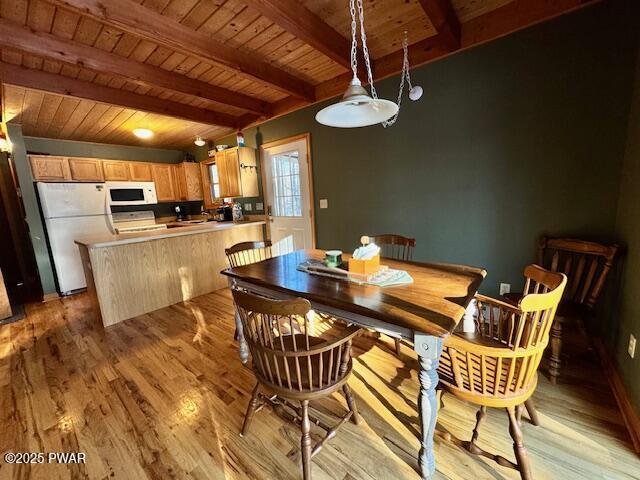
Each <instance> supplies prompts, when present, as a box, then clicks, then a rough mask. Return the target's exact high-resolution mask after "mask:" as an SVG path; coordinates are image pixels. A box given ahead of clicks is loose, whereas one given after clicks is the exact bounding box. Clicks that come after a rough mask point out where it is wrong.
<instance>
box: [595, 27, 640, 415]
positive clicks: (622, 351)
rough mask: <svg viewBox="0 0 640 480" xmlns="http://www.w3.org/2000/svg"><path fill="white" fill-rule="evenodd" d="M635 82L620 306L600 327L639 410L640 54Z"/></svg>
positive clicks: (621, 224) (624, 184) (620, 228)
mask: <svg viewBox="0 0 640 480" xmlns="http://www.w3.org/2000/svg"><path fill="white" fill-rule="evenodd" d="M638 31H640V22H638ZM638 44H639V45H640V35H639V40H638ZM634 84H635V89H634V95H633V101H632V104H631V113H630V114H629V129H628V134H627V144H626V152H625V159H624V167H623V172H622V181H621V185H620V199H619V203H618V218H617V222H616V234H617V236H618V239H619V241H620V243H621V244H622V245H623V246H624V247H625V250H626V252H625V254H624V256H623V258H622V262H621V267H622V268H621V271H620V275H619V283H618V284H617V285H616V288H615V292H616V293H617V302H616V303H617V305H618V306H619V308H618V309H616V310H614V311H613V315H610V316H607V317H605V318H606V320H607V322H606V323H605V324H603V325H602V326H601V327H602V328H601V330H603V333H604V334H605V339H606V341H607V346H608V347H609V349H610V351H612V352H614V358H615V361H616V364H617V365H618V368H619V371H620V373H621V375H622V377H623V378H624V379H625V381H626V384H627V387H628V389H629V392H630V394H631V396H632V398H633V401H634V403H635V405H636V406H638V411H639V412H640V344H638V346H637V347H636V356H635V359H631V357H630V356H629V355H628V354H627V346H628V345H629V334H631V333H633V334H634V335H635V337H636V338H637V339H638V340H640V303H638V299H639V298H640V189H639V188H638V186H639V185H640V53H639V55H638V57H637V61H636V71H635V82H634Z"/></svg>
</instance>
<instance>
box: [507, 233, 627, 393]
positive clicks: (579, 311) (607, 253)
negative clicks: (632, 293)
mask: <svg viewBox="0 0 640 480" xmlns="http://www.w3.org/2000/svg"><path fill="white" fill-rule="evenodd" d="M617 252H618V246H617V245H604V244H600V243H595V242H587V241H585V240H579V239H575V238H550V237H542V238H541V239H540V241H539V243H538V264H539V265H541V266H543V267H545V268H548V269H549V270H551V271H554V272H556V271H558V272H562V273H564V274H565V275H566V276H567V277H568V281H567V288H566V290H565V292H564V296H563V298H562V301H561V302H560V306H559V307H558V312H557V315H556V316H557V319H556V321H555V322H554V323H553V327H552V328H551V341H550V343H551V348H550V350H551V355H550V358H549V380H550V381H551V383H554V384H555V383H557V381H558V377H559V376H560V368H561V364H562V362H561V358H560V356H561V354H562V328H563V324H565V323H566V322H567V320H568V319H577V320H579V321H584V320H585V318H586V317H587V316H589V315H591V314H592V313H593V310H594V308H595V306H596V304H597V302H598V299H599V298H600V297H601V294H602V292H603V290H604V285H605V282H606V279H607V276H608V275H609V272H610V271H611V268H612V267H613V262H614V260H615V258H616V255H617ZM520 296H521V294H518V293H514V294H507V295H506V298H507V299H508V300H509V301H510V302H517V301H518V299H519V297H520Z"/></svg>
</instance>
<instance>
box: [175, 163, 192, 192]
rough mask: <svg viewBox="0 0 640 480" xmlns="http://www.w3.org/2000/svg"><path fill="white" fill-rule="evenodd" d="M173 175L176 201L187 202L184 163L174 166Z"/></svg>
mask: <svg viewBox="0 0 640 480" xmlns="http://www.w3.org/2000/svg"><path fill="white" fill-rule="evenodd" d="M173 175H174V176H173V179H174V181H175V188H176V198H177V199H178V200H189V198H188V195H187V177H186V174H185V169H184V163H181V164H179V165H174V167H173Z"/></svg>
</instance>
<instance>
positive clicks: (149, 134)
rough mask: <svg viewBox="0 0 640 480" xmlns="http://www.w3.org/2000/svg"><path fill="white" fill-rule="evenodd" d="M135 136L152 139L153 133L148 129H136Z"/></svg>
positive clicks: (134, 130)
mask: <svg viewBox="0 0 640 480" xmlns="http://www.w3.org/2000/svg"><path fill="white" fill-rule="evenodd" d="M133 134H134V135H135V136H136V137H138V138H144V139H147V138H151V137H153V131H152V130H149V129H148V128H134V129H133Z"/></svg>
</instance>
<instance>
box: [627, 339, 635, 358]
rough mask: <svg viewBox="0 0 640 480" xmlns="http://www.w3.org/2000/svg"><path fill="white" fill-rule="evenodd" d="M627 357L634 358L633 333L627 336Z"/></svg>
mask: <svg viewBox="0 0 640 480" xmlns="http://www.w3.org/2000/svg"><path fill="white" fill-rule="evenodd" d="M628 352H629V356H630V357H631V358H634V357H635V356H636V337H634V336H633V333H632V334H630V335H629V349H628Z"/></svg>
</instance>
